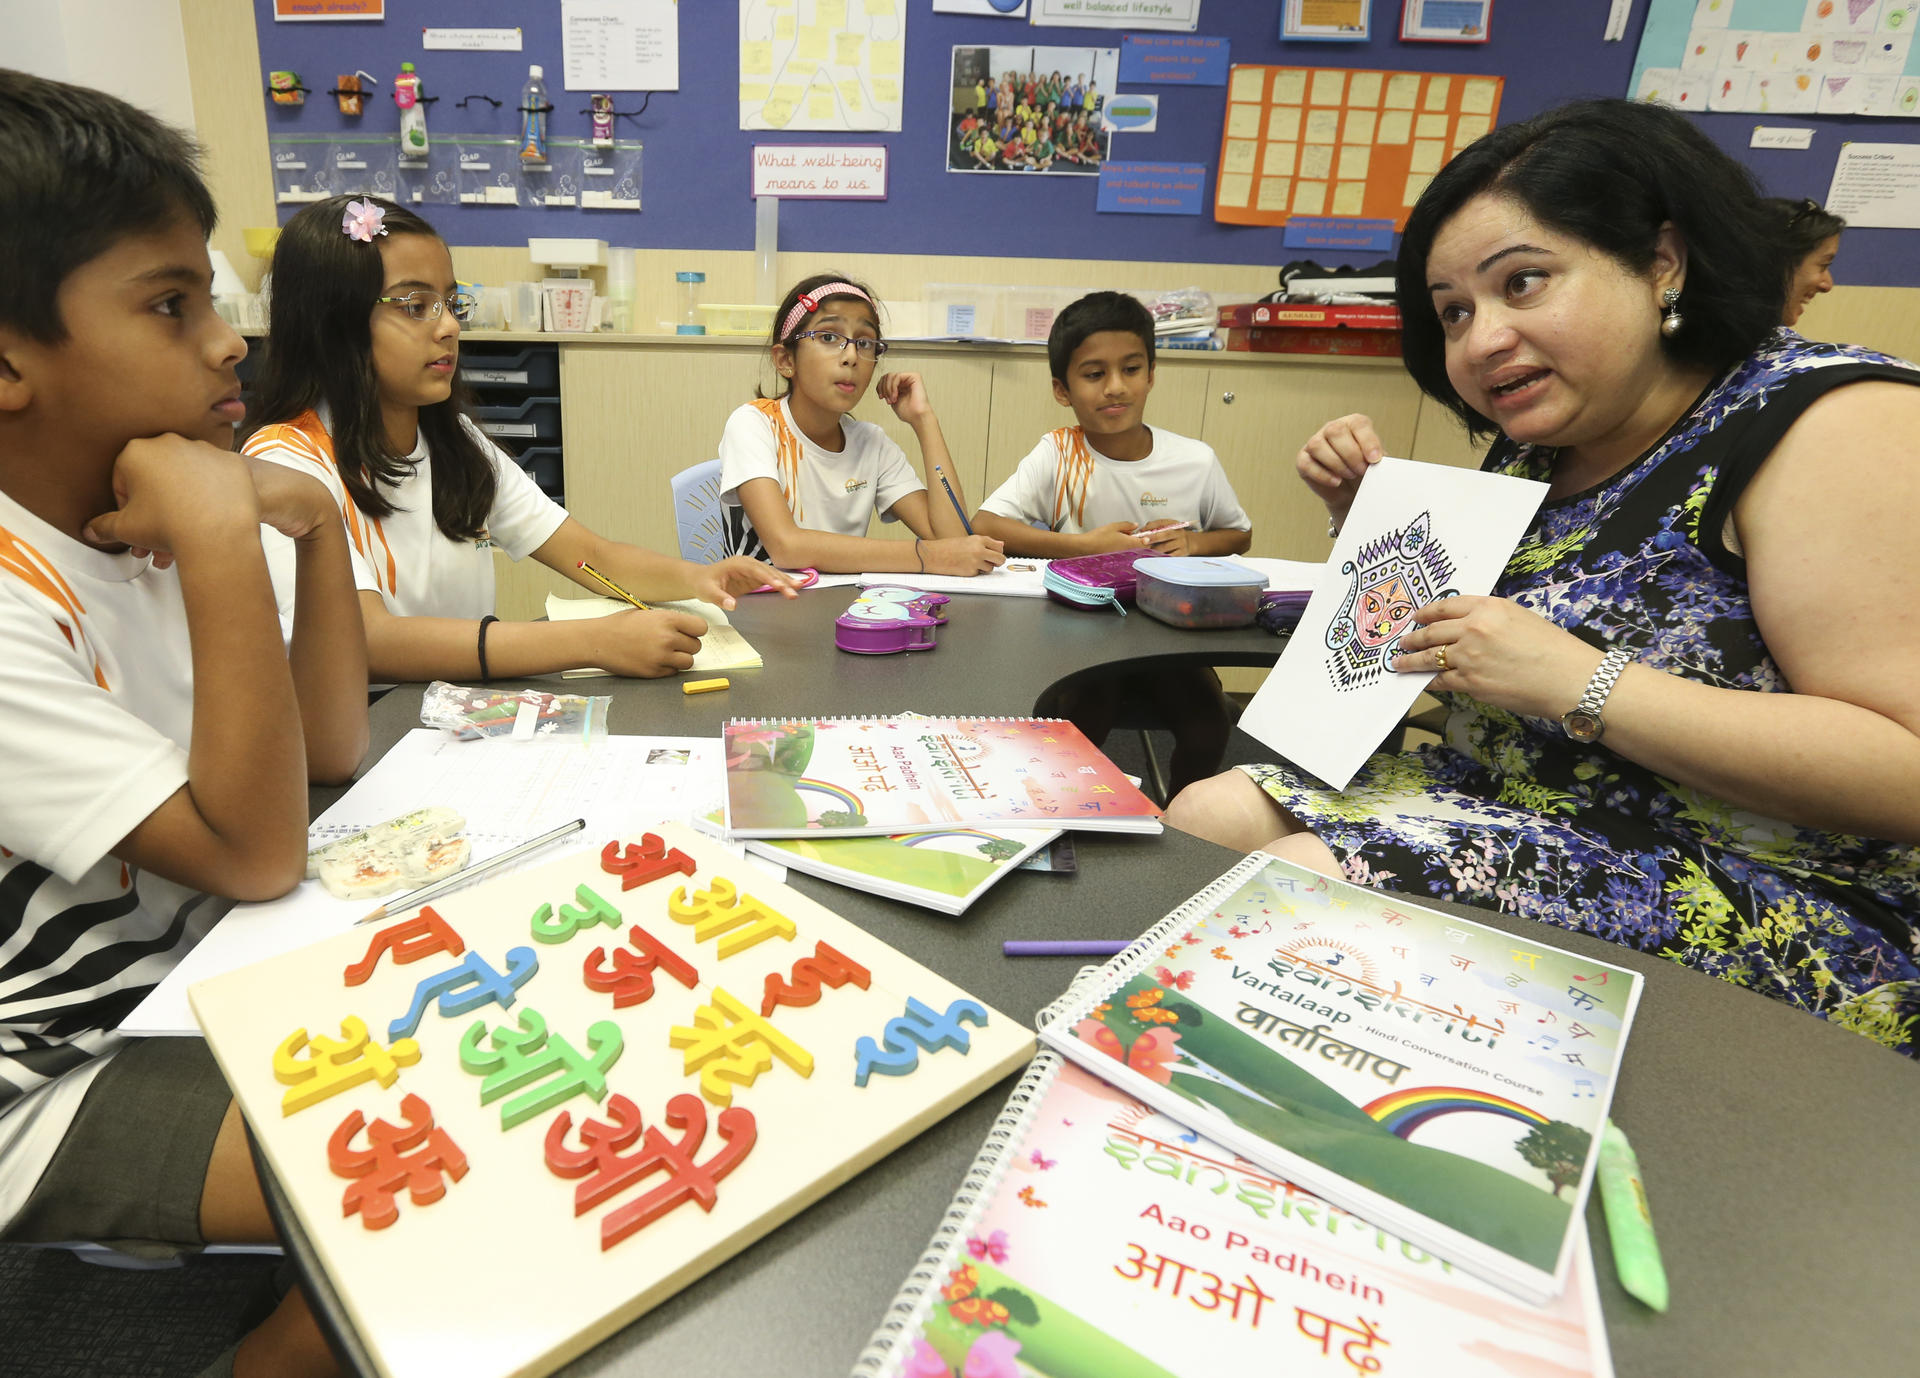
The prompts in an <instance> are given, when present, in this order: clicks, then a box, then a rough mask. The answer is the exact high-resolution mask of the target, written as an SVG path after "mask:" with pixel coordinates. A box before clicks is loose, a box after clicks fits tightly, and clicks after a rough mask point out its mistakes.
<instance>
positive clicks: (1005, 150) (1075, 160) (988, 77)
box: [947, 45, 1120, 176]
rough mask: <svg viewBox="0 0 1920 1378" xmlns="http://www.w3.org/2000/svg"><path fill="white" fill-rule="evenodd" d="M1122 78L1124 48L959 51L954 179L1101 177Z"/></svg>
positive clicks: (952, 132)
mask: <svg viewBox="0 0 1920 1378" xmlns="http://www.w3.org/2000/svg"><path fill="white" fill-rule="evenodd" d="M1119 71H1120V50H1119V49H1117V48H1040V47H1031V46H1013V45H1006V46H998V45H996V46H994V47H987V48H955V49H954V50H953V81H952V88H953V105H952V110H951V113H950V114H949V116H948V119H947V171H948V172H1019V173H1036V172H1038V173H1049V172H1051V173H1067V174H1072V175H1076V176H1091V175H1095V174H1097V173H1098V172H1099V171H1100V164H1102V163H1104V162H1105V161H1106V160H1107V158H1108V157H1109V156H1110V155H1111V153H1112V149H1113V135H1112V133H1111V132H1110V131H1108V130H1107V128H1106V127H1105V123H1104V120H1103V118H1102V116H1103V113H1104V111H1105V108H1106V105H1107V102H1108V100H1109V99H1110V98H1111V93H1112V91H1113V87H1114V82H1115V80H1116V79H1117V78H1118V76H1119Z"/></svg>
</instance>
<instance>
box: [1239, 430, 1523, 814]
mask: <svg viewBox="0 0 1920 1378" xmlns="http://www.w3.org/2000/svg"><path fill="white" fill-rule="evenodd" d="M1546 492H1547V485H1546V484H1544V483H1533V482H1530V481H1529V480H1526V479H1517V478H1508V477H1507V476H1505V475H1504V474H1485V473H1481V472H1480V471H1479V470H1477V469H1455V468H1452V467H1450V466H1448V465H1444V464H1418V463H1415V462H1413V461H1411V460H1405V459H1383V460H1381V461H1380V462H1379V463H1378V464H1376V465H1375V466H1374V467H1373V468H1371V469H1369V470H1368V471H1367V476H1366V478H1365V479H1364V480H1363V481H1362V482H1361V484H1360V491H1359V495H1358V496H1357V497H1355V499H1354V503H1353V508H1352V510H1351V511H1349V512H1348V513H1347V520H1346V523H1345V525H1344V526H1343V527H1342V528H1341V532H1340V538H1339V539H1338V540H1337V541H1336V542H1335V543H1334V547H1333V554H1332V555H1331V556H1329V557H1328V559H1327V564H1326V570H1325V572H1324V573H1323V574H1322V575H1321V578H1320V582H1319V584H1318V585H1316V586H1315V588H1314V590H1313V597H1312V599H1311V600H1310V601H1309V602H1308V604H1307V610H1306V612H1305V613H1303V614H1302V615H1301V618H1300V625H1299V626H1298V627H1297V628H1296V629H1295V630H1294V633H1293V637H1292V639H1291V640H1289V641H1288V642H1287V648H1286V650H1284V651H1282V652H1281V654H1280V661H1279V663H1278V664H1277V665H1275V666H1274V668H1273V673H1272V674H1270V675H1268V676H1267V682H1266V683H1265V684H1263V685H1262V686H1261V687H1260V691H1259V692H1258V693H1257V694H1255V695H1254V697H1253V702H1252V703H1250V704H1248V705H1247V711H1246V712H1245V713H1244V714H1243V715H1242V716H1241V719H1240V727H1241V729H1242V730H1244V731H1245V732H1247V733H1249V734H1250V735H1251V736H1253V737H1254V738H1255V739H1256V740H1258V741H1261V742H1264V743H1265V744H1266V745H1268V746H1270V747H1272V748H1273V749H1274V750H1275V751H1277V752H1279V753H1280V754H1281V755H1282V756H1284V757H1286V758H1287V759H1288V760H1289V761H1292V762H1293V763H1294V764H1295V765H1297V766H1299V767H1300V768H1301V769H1303V770H1307V771H1311V772H1312V773H1313V774H1314V775H1316V776H1318V777H1319V778H1320V779H1321V780H1324V781H1325V782H1326V783H1327V784H1329V785H1332V786H1333V787H1334V788H1335V789H1345V788H1346V786H1347V782H1348V781H1349V780H1351V779H1352V778H1353V774H1354V772H1355V771H1357V770H1358V769H1359V768H1360V766H1361V764H1362V763H1363V762H1364V761H1365V760H1366V759H1367V757H1368V756H1370V755H1371V754H1372V753H1373V752H1375V751H1376V750H1378V749H1379V747H1380V743H1381V742H1382V741H1383V740H1384V739H1385V738H1386V736H1387V734H1388V733H1389V732H1391V731H1392V730H1393V728H1394V726H1395V725H1396V724H1397V723H1398V722H1399V721H1400V719H1401V718H1402V717H1404V716H1405V715H1406V712H1407V710H1408V709H1409V708H1411V707H1412V706H1413V701H1414V700H1415V699H1417V698H1418V697H1420V691H1421V690H1423V689H1425V688H1426V686H1427V682H1428V681H1429V680H1431V679H1432V678H1433V676H1432V674H1431V673H1424V674H1411V673H1401V672H1397V671H1395V670H1394V669H1393V658H1394V656H1396V655H1398V654H1399V653H1400V640H1401V638H1402V637H1403V636H1405V635H1406V633H1407V632H1408V631H1410V630H1411V629H1412V627H1413V615H1414V613H1416V612H1418V611H1419V610H1420V609H1421V608H1423V607H1425V606H1426V605H1427V604H1429V603H1432V602H1437V601H1438V600H1440V599H1442V598H1451V597H1454V596H1456V595H1459V594H1484V593H1486V592H1488V591H1489V590H1490V589H1492V588H1493V585H1494V581H1495V580H1496V579H1498V578H1499V576H1500V571H1501V569H1502V568H1504V567H1505V565H1506V563H1507V558H1508V556H1510V555H1512V553H1513V548H1514V546H1515V545H1517V544H1518V543H1519V541H1520V538H1521V537H1522V536H1523V535H1525V534H1526V531H1527V527H1528V525H1529V524H1530V523H1531V522H1532V521H1533V516H1534V513H1535V512H1537V511H1538V510H1539V508H1540V502H1541V499H1543V498H1544V497H1545V496H1546Z"/></svg>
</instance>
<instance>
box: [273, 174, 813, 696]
mask: <svg viewBox="0 0 1920 1378" xmlns="http://www.w3.org/2000/svg"><path fill="white" fill-rule="evenodd" d="M273 297H274V310H273V319H272V323H271V327H270V330H269V333H268V336H267V346H266V362H265V364H264V366H263V367H262V369H261V374H260V379H259V386H258V389H257V398H256V401H255V403H254V413H253V415H254V419H255V429H254V431H253V434H252V435H251V436H249V437H248V439H247V441H246V445H245V449H246V452H247V453H248V454H250V455H254V456H257V457H259V458H261V459H267V460H272V461H274V462H275V463H278V464H284V465H286V466H287V467H289V468H292V469H296V470H299V471H300V472H303V473H309V474H312V475H314V476H315V477H317V478H318V479H320V481H321V482H322V483H323V484H325V485H326V487H327V490H328V492H329V493H331V494H332V496H333V498H334V501H335V502H336V503H337V504H338V506H339V510H340V515H341V519H342V520H343V521H344V522H345V523H346V528H347V536H348V541H349V544H350V545H351V547H352V550H351V554H352V560H353V571H354V581H355V584H356V586H357V588H358V589H359V597H360V611H361V615H362V619H363V621H364V622H365V625H366V634H367V663H368V668H369V673H370V674H371V676H372V677H373V678H374V679H376V680H433V679H449V680H472V679H473V678H474V677H476V676H477V677H478V678H479V679H480V680H482V681H485V680H487V679H490V678H499V679H508V678H518V677H521V676H524V675H538V674H546V673H549V672H551V671H554V670H572V669H578V668H584V667H587V666H599V667H601V668H603V669H605V670H608V671H611V672H613V673H615V674H621V675H636V676H660V675H671V674H674V673H676V672H677V671H680V670H685V669H687V668H689V667H690V666H691V665H692V664H693V657H694V654H695V653H696V652H697V651H698V650H699V649H700V638H701V637H702V636H704V635H705V634H706V630H707V624H706V623H705V622H704V621H703V620H702V619H700V618H698V617H695V616H693V615H691V614H689V613H684V612H674V611H668V610H664V609H654V608H648V607H645V606H641V607H637V608H635V609H633V610H631V611H625V612H619V613H615V614H614V615H613V616H611V617H603V618H595V619H591V620H587V621H572V622H500V621H499V619H498V618H496V617H495V616H494V613H493V607H494V582H493V552H494V550H496V549H500V550H504V551H506V552H507V554H508V555H510V556H512V557H513V558H514V559H516V560H519V559H523V558H525V557H527V556H532V557H533V558H534V559H536V560H538V561H539V562H540V563H541V564H543V565H546V566H547V567H548V568H550V569H553V570H556V571H558V572H559V573H561V574H564V575H566V576H567V577H568V578H569V579H571V580H573V581H574V582H575V583H577V584H580V585H581V586H582V587H584V588H587V589H589V590H590V591H591V592H593V593H596V594H598V593H601V592H603V590H602V588H601V586H600V585H599V584H598V583H594V582H591V579H592V576H591V575H590V574H589V572H588V567H589V566H590V567H592V569H595V570H598V571H600V572H602V573H604V574H605V575H606V576H607V578H608V579H609V580H611V581H613V582H614V583H616V584H618V585H620V586H621V587H622V588H625V589H629V590H631V591H632V592H633V593H634V594H635V595H637V596H638V597H639V598H641V599H660V600H671V599H684V598H700V599H705V600H706V601H708V602H712V603H717V604H719V605H720V606H721V607H723V608H731V607H732V606H733V605H734V599H735V598H736V597H737V596H738V595H740V594H743V593H748V592H751V591H753V590H755V589H758V588H760V587H762V586H764V585H768V584H771V585H773V586H774V587H775V588H777V589H779V590H780V591H781V592H782V593H784V594H786V595H787V596H789V597H791V596H792V593H793V590H792V581H791V580H790V579H788V578H787V576H785V575H783V574H781V573H780V572H779V571H777V570H774V569H771V568H769V567H768V566H766V565H764V564H761V563H760V562H759V561H757V560H751V559H745V558H735V559H729V560H722V561H720V562H718V563H717V564H710V565H696V564H693V563H691V562H690V561H686V560H681V559H678V558H675V557H671V556H667V555H659V554H655V553H654V552H653V551H650V550H643V549H641V548H640V547H639V546H634V545H628V544H626V543H624V542H620V541H612V540H608V539H606V538H605V537H603V536H600V535H597V534H596V533H594V532H593V531H590V530H589V529H588V528H587V527H585V526H584V525H582V524H581V523H580V522H578V521H576V520H574V519H573V518H572V517H570V516H568V515H567V512H566V509H565V508H563V507H561V506H560V505H559V504H558V503H556V502H554V501H553V500H552V499H551V498H549V497H548V496H547V495H546V494H544V493H542V492H541V491H540V489H539V488H538V487H537V486H536V485H535V484H534V482H533V480H532V479H531V478H530V477H529V476H528V475H527V473H526V471H525V470H523V469H521V468H520V466H519V465H518V464H516V463H515V462H514V461H513V458H512V456H510V455H508V454H507V453H506V452H505V451H504V450H502V449H501V448H500V447H499V446H497V445H495V444H494V443H493V442H492V441H491V440H489V439H488V438H487V437H486V435H485V434H483V433H482V432H481V430H480V428H479V427H478V426H476V425H475V424H474V422H473V421H472V420H471V419H470V418H469V416H468V415H467V406H466V398H465V395H464V389H463V388H462V387H461V386H460V378H459V362H460V334H461V328H462V326H464V325H465V324H466V322H467V319H468V317H469V316H470V314H471V313H472V310H473V299H472V297H471V296H469V295H467V294H466V293H465V292H464V291H462V289H461V288H460V286H459V284H458V283H457V282H456V281H455V279H454V273H453V258H452V256H451V254H450V253H449V252H448V250H447V246H446V244H445V243H444V242H443V241H442V240H441V239H440V236H439V235H437V234H435V233H434V231H433V227H432V226H431V225H429V224H428V223H427V222H426V221H425V220H423V219H421V218H420V217H419V216H418V215H416V214H414V213H413V212H412V211H410V210H408V209H406V208H405V207H404V206H399V205H396V204H395V203H393V202H391V201H384V200H381V199H380V198H378V197H374V196H366V197H361V198H357V199H355V200H351V201H350V200H348V199H347V198H345V197H333V198H331V199H329V200H326V201H319V202H316V203H314V204H313V205H311V206H309V207H307V208H306V209H305V210H303V211H301V212H300V213H299V214H298V215H296V216H294V217H293V219H292V220H291V221H289V222H288V223H287V226H286V228H285V229H284V230H282V231H281V233H280V239H279V241H278V243H277V244H276V245H275V248H274V257H273ZM264 540H265V542H266V545H267V556H268V564H269V567H270V568H271V569H272V571H273V574H274V588H275V593H276V595H277V596H278V598H279V601H280V609H281V614H282V616H283V618H290V617H291V615H292V609H293V605H294V601H295V593H296V588H295V584H296V581H295V579H294V577H293V564H292V561H291V559H290V558H289V554H288V550H287V547H288V546H290V544H291V543H290V542H287V541H285V540H284V539H283V538H277V537H276V536H275V534H274V533H271V532H269V533H267V534H266V535H265V537H264ZM496 624H497V625H496Z"/></svg>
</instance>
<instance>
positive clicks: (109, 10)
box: [0, 0, 195, 128]
mask: <svg viewBox="0 0 1920 1378" xmlns="http://www.w3.org/2000/svg"><path fill="white" fill-rule="evenodd" d="M109 36H111V37H110V38H109ZM0 66H4V67H12V68H14V69H16V70H18V71H24V72H32V73H34V74H36V75H38V76H43V77H51V78H53V79H54V80H56V81H71V82H75V83H77V84H79V85H81V86H95V87H98V88H99V89H101V90H103V91H111V92H113V93H114V94H115V95H117V96H120V97H121V98H122V99H125V100H130V101H132V102H133V103H134V104H135V105H138V106H142V107H144V108H145V109H148V110H151V111H153V112H154V113H155V114H156V115H158V116H160V118H162V119H164V120H166V121H168V122H169V123H172V124H177V125H184V126H186V127H188V128H192V127H193V126H194V124H195V118H194V117H195V111H194V105H193V95H192V92H191V90H190V88H189V85H188V81H187V44H186V37H185V34H184V33H183V31H182V26H181V16H180V11H179V9H178V8H177V7H175V6H174V5H171V4H167V3H155V0H0Z"/></svg>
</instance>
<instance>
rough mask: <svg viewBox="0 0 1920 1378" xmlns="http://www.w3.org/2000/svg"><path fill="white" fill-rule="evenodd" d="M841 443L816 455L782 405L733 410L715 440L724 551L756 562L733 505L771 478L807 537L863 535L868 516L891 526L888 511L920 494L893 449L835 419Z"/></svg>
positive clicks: (862, 428)
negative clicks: (755, 483)
mask: <svg viewBox="0 0 1920 1378" xmlns="http://www.w3.org/2000/svg"><path fill="white" fill-rule="evenodd" d="M840 433H841V435H842V436H843V437H844V438H845V441H846V444H845V446H844V448H842V449H841V450H840V452H839V453H838V454H836V453H834V452H833V451H832V450H823V449H821V448H820V447H819V446H818V445H816V444H814V443H813V442H812V441H811V440H809V439H807V437H806V433H805V432H803V431H802V430H801V429H800V428H799V427H798V426H797V425H795V424H794V420H793V413H792V412H791V411H790V410H788V407H787V402H786V399H785V398H781V399H779V400H778V401H775V400H773V399H772V398H765V399H762V400H759V401H755V402H749V403H747V404H746V405H745V406H742V407H735V408H734V410H733V414H732V415H730V416H729V417H727V429H726V431H725V432H724V433H723V434H722V435H721V437H720V501H721V502H722V503H724V504H725V505H726V506H727V507H728V508H729V509H731V510H730V511H729V512H728V514H727V515H728V523H729V528H730V538H729V539H730V548H732V549H734V550H737V551H739V552H740V553H742V554H746V555H754V556H761V555H764V554H765V548H764V546H763V545H762V544H761V542H760V539H759V537H758V536H757V535H755V534H754V532H753V527H752V524H751V523H749V522H748V521H747V515H746V509H744V508H742V507H741V506H740V485H741V484H743V483H746V482H747V481H748V480H750V479H756V478H770V479H772V480H773V481H774V482H775V483H777V484H779V485H780V492H781V495H782V496H784V497H785V498H786V500H787V510H788V511H790V512H792V513H793V520H794V522H795V524H796V525H799V526H802V527H805V528H806V529H807V530H809V531H831V532H834V533H836V534H837V535H841V536H864V535H866V534H867V523H868V521H869V520H870V519H871V517H872V515H873V514H874V513H876V512H877V513H879V514H880V516H881V518H882V520H885V521H896V520H898V518H896V517H894V516H892V515H891V513H892V510H893V505H894V504H895V503H896V502H898V501H900V499H901V498H903V497H905V496H906V495H907V494H909V493H918V492H922V491H924V490H925V489H926V486H927V485H926V484H925V483H923V482H921V480H920V476H919V475H918V474H916V473H915V472H914V471H913V465H911V464H909V463H908V462H907V457H906V455H905V453H904V452H902V450H901V449H900V447H899V446H898V445H896V444H894V443H893V442H892V441H891V440H889V439H887V433H886V432H885V431H883V430H881V429H880V428H879V427H878V426H876V425H874V424H873V423H872V422H871V421H856V420H854V419H853V418H852V417H850V416H843V417H841V418H840Z"/></svg>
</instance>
